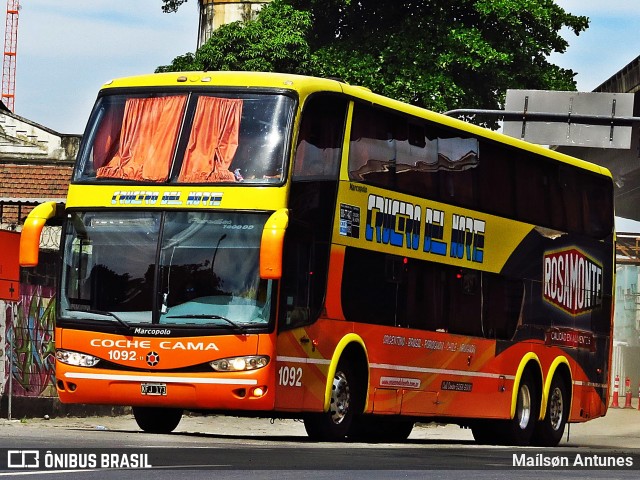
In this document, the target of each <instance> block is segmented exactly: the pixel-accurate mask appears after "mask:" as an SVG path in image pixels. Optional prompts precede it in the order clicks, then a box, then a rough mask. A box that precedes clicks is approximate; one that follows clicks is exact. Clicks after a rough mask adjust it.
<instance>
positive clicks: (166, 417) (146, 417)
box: [132, 407, 182, 433]
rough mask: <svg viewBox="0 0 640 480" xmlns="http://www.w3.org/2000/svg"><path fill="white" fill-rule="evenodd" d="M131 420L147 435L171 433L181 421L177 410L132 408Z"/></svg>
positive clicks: (180, 415) (180, 411)
mask: <svg viewBox="0 0 640 480" xmlns="http://www.w3.org/2000/svg"><path fill="white" fill-rule="evenodd" d="M132 410H133V418H135V419H136V423H137V424H138V426H139V427H140V428H141V429H142V430H143V431H145V432H147V433H171V432H173V431H174V430H175V428H176V427H177V426H178V424H179V423H180V420H181V419H182V410H181V409H179V408H159V407H132Z"/></svg>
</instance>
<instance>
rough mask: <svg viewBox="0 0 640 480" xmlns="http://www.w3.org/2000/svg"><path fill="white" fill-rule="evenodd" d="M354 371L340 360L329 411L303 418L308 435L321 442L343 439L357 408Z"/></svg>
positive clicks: (357, 392) (332, 387)
mask: <svg viewBox="0 0 640 480" xmlns="http://www.w3.org/2000/svg"><path fill="white" fill-rule="evenodd" d="M358 395H361V393H360V392H359V391H358V388H357V381H356V376H355V373H354V371H353V369H352V367H351V365H349V364H348V363H347V362H345V361H342V360H341V361H340V362H339V363H338V367H337V368H336V373H335V375H334V376H333V382H332V385H331V403H330V405H329V411H328V412H324V413H314V414H308V415H306V416H305V418H304V428H305V430H306V431H307V434H308V435H309V437H310V438H311V439H313V440H317V441H322V442H337V441H342V440H344V439H345V437H346V436H347V434H348V433H349V430H350V428H351V425H352V423H353V417H354V414H355V412H356V410H357V408H358V404H359V403H360V402H359V401H358V398H359V397H358Z"/></svg>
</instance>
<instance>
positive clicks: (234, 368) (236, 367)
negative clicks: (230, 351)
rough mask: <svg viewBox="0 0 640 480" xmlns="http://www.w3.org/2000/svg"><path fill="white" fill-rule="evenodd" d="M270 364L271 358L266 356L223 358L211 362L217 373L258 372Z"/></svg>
mask: <svg viewBox="0 0 640 480" xmlns="http://www.w3.org/2000/svg"><path fill="white" fill-rule="evenodd" d="M268 364H269V357H267V356H266V355H253V356H249V357H230V358H221V359H219V360H214V361H213V362H209V365H211V368H213V369H214V370H215V371H216V372H243V371H246V370H257V369H259V368H262V367H266V366H267V365H268Z"/></svg>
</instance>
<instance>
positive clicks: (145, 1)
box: [0, 0, 640, 134]
mask: <svg viewBox="0 0 640 480" xmlns="http://www.w3.org/2000/svg"><path fill="white" fill-rule="evenodd" d="M556 3H558V4H559V5H560V6H562V7H563V8H564V9H565V10H566V11H568V12H570V13H572V14H576V15H586V16H588V17H590V18H591V25H590V27H589V29H588V30H587V31H586V32H584V33H582V34H581V35H580V36H577V37H576V36H575V35H574V34H572V33H570V32H564V35H565V37H566V38H567V39H568V40H569V44H570V46H569V48H568V50H567V52H566V53H564V54H562V55H552V57H551V59H550V60H551V61H552V62H553V63H555V64H557V65H560V66H562V67H565V68H570V69H572V70H574V71H575V72H577V76H576V79H577V82H578V90H580V91H591V90H593V89H594V88H595V87H596V86H598V85H600V84H601V83H602V82H604V81H605V80H607V79H608V78H609V77H610V76H612V75H613V74H615V73H616V72H617V71H618V70H620V69H621V68H622V67H624V66H625V65H627V64H628V63H629V62H631V61H632V60H633V59H634V58H636V57H637V56H638V55H640V35H638V29H639V28H640V8H638V7H639V6H640V5H639V4H640V1H639V0H557V1H556ZM4 4H5V3H4V2H3V1H1V0H0V5H2V6H4ZM21 4H22V9H21V11H20V16H19V34H18V50H17V51H18V55H17V67H16V72H17V73H16V97H15V113H16V114H18V115H20V116H22V117H25V118H27V119H29V120H32V121H34V122H36V123H39V124H41V125H43V126H45V127H48V128H51V129H53V130H55V131H57V132H60V133H78V134H80V133H82V131H83V130H84V127H85V124H86V119H87V117H88V115H89V113H90V111H91V107H92V104H93V102H94V101H95V98H96V94H97V92H98V90H99V89H100V87H101V86H102V84H104V83H105V82H106V81H108V80H110V79H112V78H115V77H121V76H126V75H136V74H142V73H151V72H153V71H154V70H155V69H156V67H158V66H159V65H166V64H168V63H170V62H171V61H172V60H173V59H174V58H175V57H176V56H178V55H182V54H184V53H186V52H193V51H195V48H196V42H197V30H198V12H197V4H198V2H197V0H189V2H188V3H186V4H185V5H183V6H182V7H181V8H180V10H179V11H178V13H172V14H166V13H162V9H161V6H162V2H161V0H22V1H21ZM1 11H4V8H2V9H0V12H1ZM1 23H4V22H1ZM0 28H1V27H0Z"/></svg>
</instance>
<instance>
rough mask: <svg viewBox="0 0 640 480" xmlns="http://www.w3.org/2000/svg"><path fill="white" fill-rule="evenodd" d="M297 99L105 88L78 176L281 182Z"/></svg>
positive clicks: (160, 180) (89, 178) (191, 181)
mask: <svg viewBox="0 0 640 480" xmlns="http://www.w3.org/2000/svg"><path fill="white" fill-rule="evenodd" d="M294 106H295V102H294V100H293V99H292V98H289V97H286V96H284V95H280V94H263V93H250V94H230V93H222V92H221V93H212V94H206V95H204V94H202V95H195V94H193V93H192V94H187V93H184V94H177V95H167V94H148V95H142V94H134V95H120V94H117V95H105V96H103V97H101V98H100V99H99V100H98V103H97V104H96V107H95V109H94V112H93V114H92V116H91V119H90V121H89V125H88V127H87V131H86V133H85V138H84V141H83V146H82V148H81V151H80V155H79V157H78V162H77V165H76V171H75V174H74V181H108V182H118V181H123V180H125V181H128V182H130V181H135V182H140V183H165V182H167V183H189V184H208V183H220V182H222V183H230V184H235V183H238V182H252V183H274V182H280V181H282V180H283V178H284V176H283V175H284V172H285V171H286V168H285V158H286V157H285V154H286V152H287V151H288V144H289V139H290V130H291V125H292V119H293V112H294Z"/></svg>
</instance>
